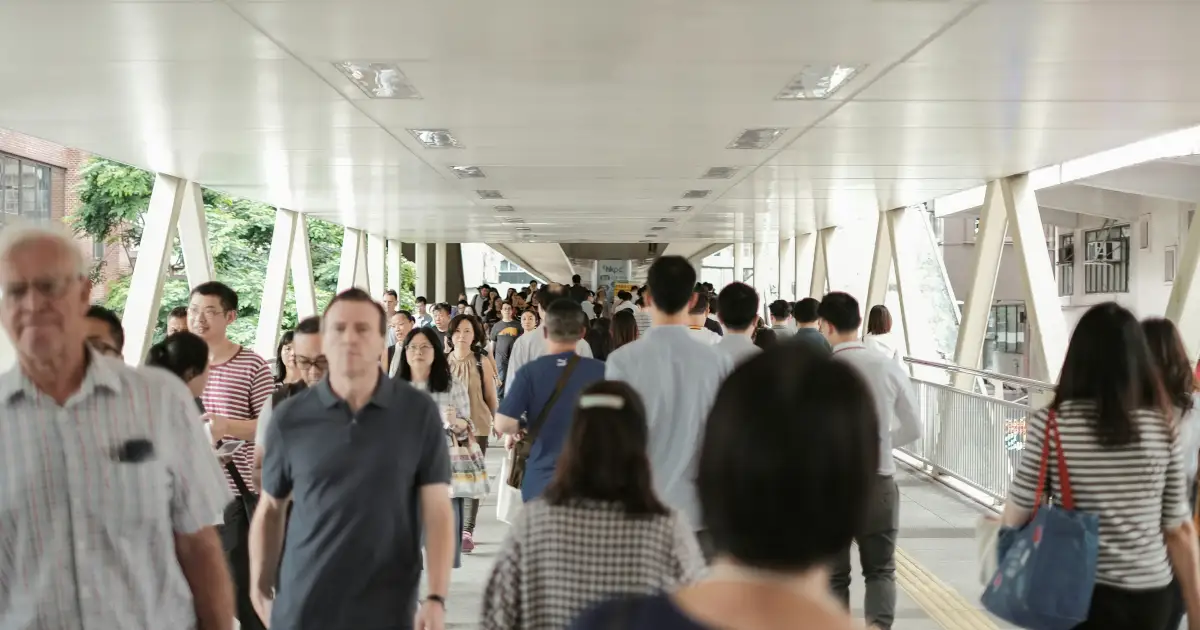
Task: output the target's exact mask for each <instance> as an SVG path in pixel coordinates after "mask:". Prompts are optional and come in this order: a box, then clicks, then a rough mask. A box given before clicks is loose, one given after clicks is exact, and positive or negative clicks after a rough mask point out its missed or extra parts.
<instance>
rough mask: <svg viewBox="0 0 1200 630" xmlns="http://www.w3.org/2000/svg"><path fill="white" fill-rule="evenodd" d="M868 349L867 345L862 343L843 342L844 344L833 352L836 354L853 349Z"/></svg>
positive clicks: (836, 347)
mask: <svg viewBox="0 0 1200 630" xmlns="http://www.w3.org/2000/svg"><path fill="white" fill-rule="evenodd" d="M866 347H867V346H866V344H864V343H863V342H861V341H843V342H842V343H839V344H838V345H836V346H834V347H833V348H832V350H833V352H834V353H835V354H836V353H838V352H841V351H842V350H850V349H853V348H866Z"/></svg>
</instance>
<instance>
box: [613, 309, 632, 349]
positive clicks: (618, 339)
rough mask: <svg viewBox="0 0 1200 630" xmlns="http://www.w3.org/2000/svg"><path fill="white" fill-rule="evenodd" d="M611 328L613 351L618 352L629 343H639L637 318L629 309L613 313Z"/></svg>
mask: <svg viewBox="0 0 1200 630" xmlns="http://www.w3.org/2000/svg"><path fill="white" fill-rule="evenodd" d="M610 328H611V330H612V350H616V349H617V348H620V347H621V346H623V345H625V344H627V343H632V342H634V341H637V338H638V325H637V318H636V317H634V316H633V311H630V310H629V309H626V310H623V311H617V312H616V313H613V318H612V326H611V327H610Z"/></svg>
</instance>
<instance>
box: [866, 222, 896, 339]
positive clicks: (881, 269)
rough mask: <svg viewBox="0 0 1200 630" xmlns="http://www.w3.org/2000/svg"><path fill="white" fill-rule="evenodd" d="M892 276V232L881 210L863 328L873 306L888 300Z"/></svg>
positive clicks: (876, 230) (868, 280)
mask: <svg viewBox="0 0 1200 630" xmlns="http://www.w3.org/2000/svg"><path fill="white" fill-rule="evenodd" d="M891 277H892V233H891V228H890V227H889V224H888V217H887V213H886V212H880V213H879V218H878V219H877V223H876V225H875V252H874V254H873V255H872V256H871V275H870V276H869V277H868V279H867V301H866V303H865V304H863V330H866V314H867V313H870V312H871V307H873V306H875V305H876V304H884V303H885V302H886V301H887V291H888V282H889V281H890V280H891Z"/></svg>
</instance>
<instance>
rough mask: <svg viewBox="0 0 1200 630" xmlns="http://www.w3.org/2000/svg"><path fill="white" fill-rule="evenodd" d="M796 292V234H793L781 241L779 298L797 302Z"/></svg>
mask: <svg viewBox="0 0 1200 630" xmlns="http://www.w3.org/2000/svg"><path fill="white" fill-rule="evenodd" d="M796 294H797V291H796V235H795V234H791V235H787V236H785V237H784V238H783V239H780V241H779V298H780V299H782V300H788V301H789V302H795V301H796V297H797V295H796Z"/></svg>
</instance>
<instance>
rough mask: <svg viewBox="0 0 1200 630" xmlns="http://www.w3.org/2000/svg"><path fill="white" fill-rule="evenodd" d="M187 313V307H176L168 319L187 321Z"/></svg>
mask: <svg viewBox="0 0 1200 630" xmlns="http://www.w3.org/2000/svg"><path fill="white" fill-rule="evenodd" d="M187 311H188V307H186V306H176V307H175V308H173V309H171V312H170V313H167V319H187V316H188V312H187Z"/></svg>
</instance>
